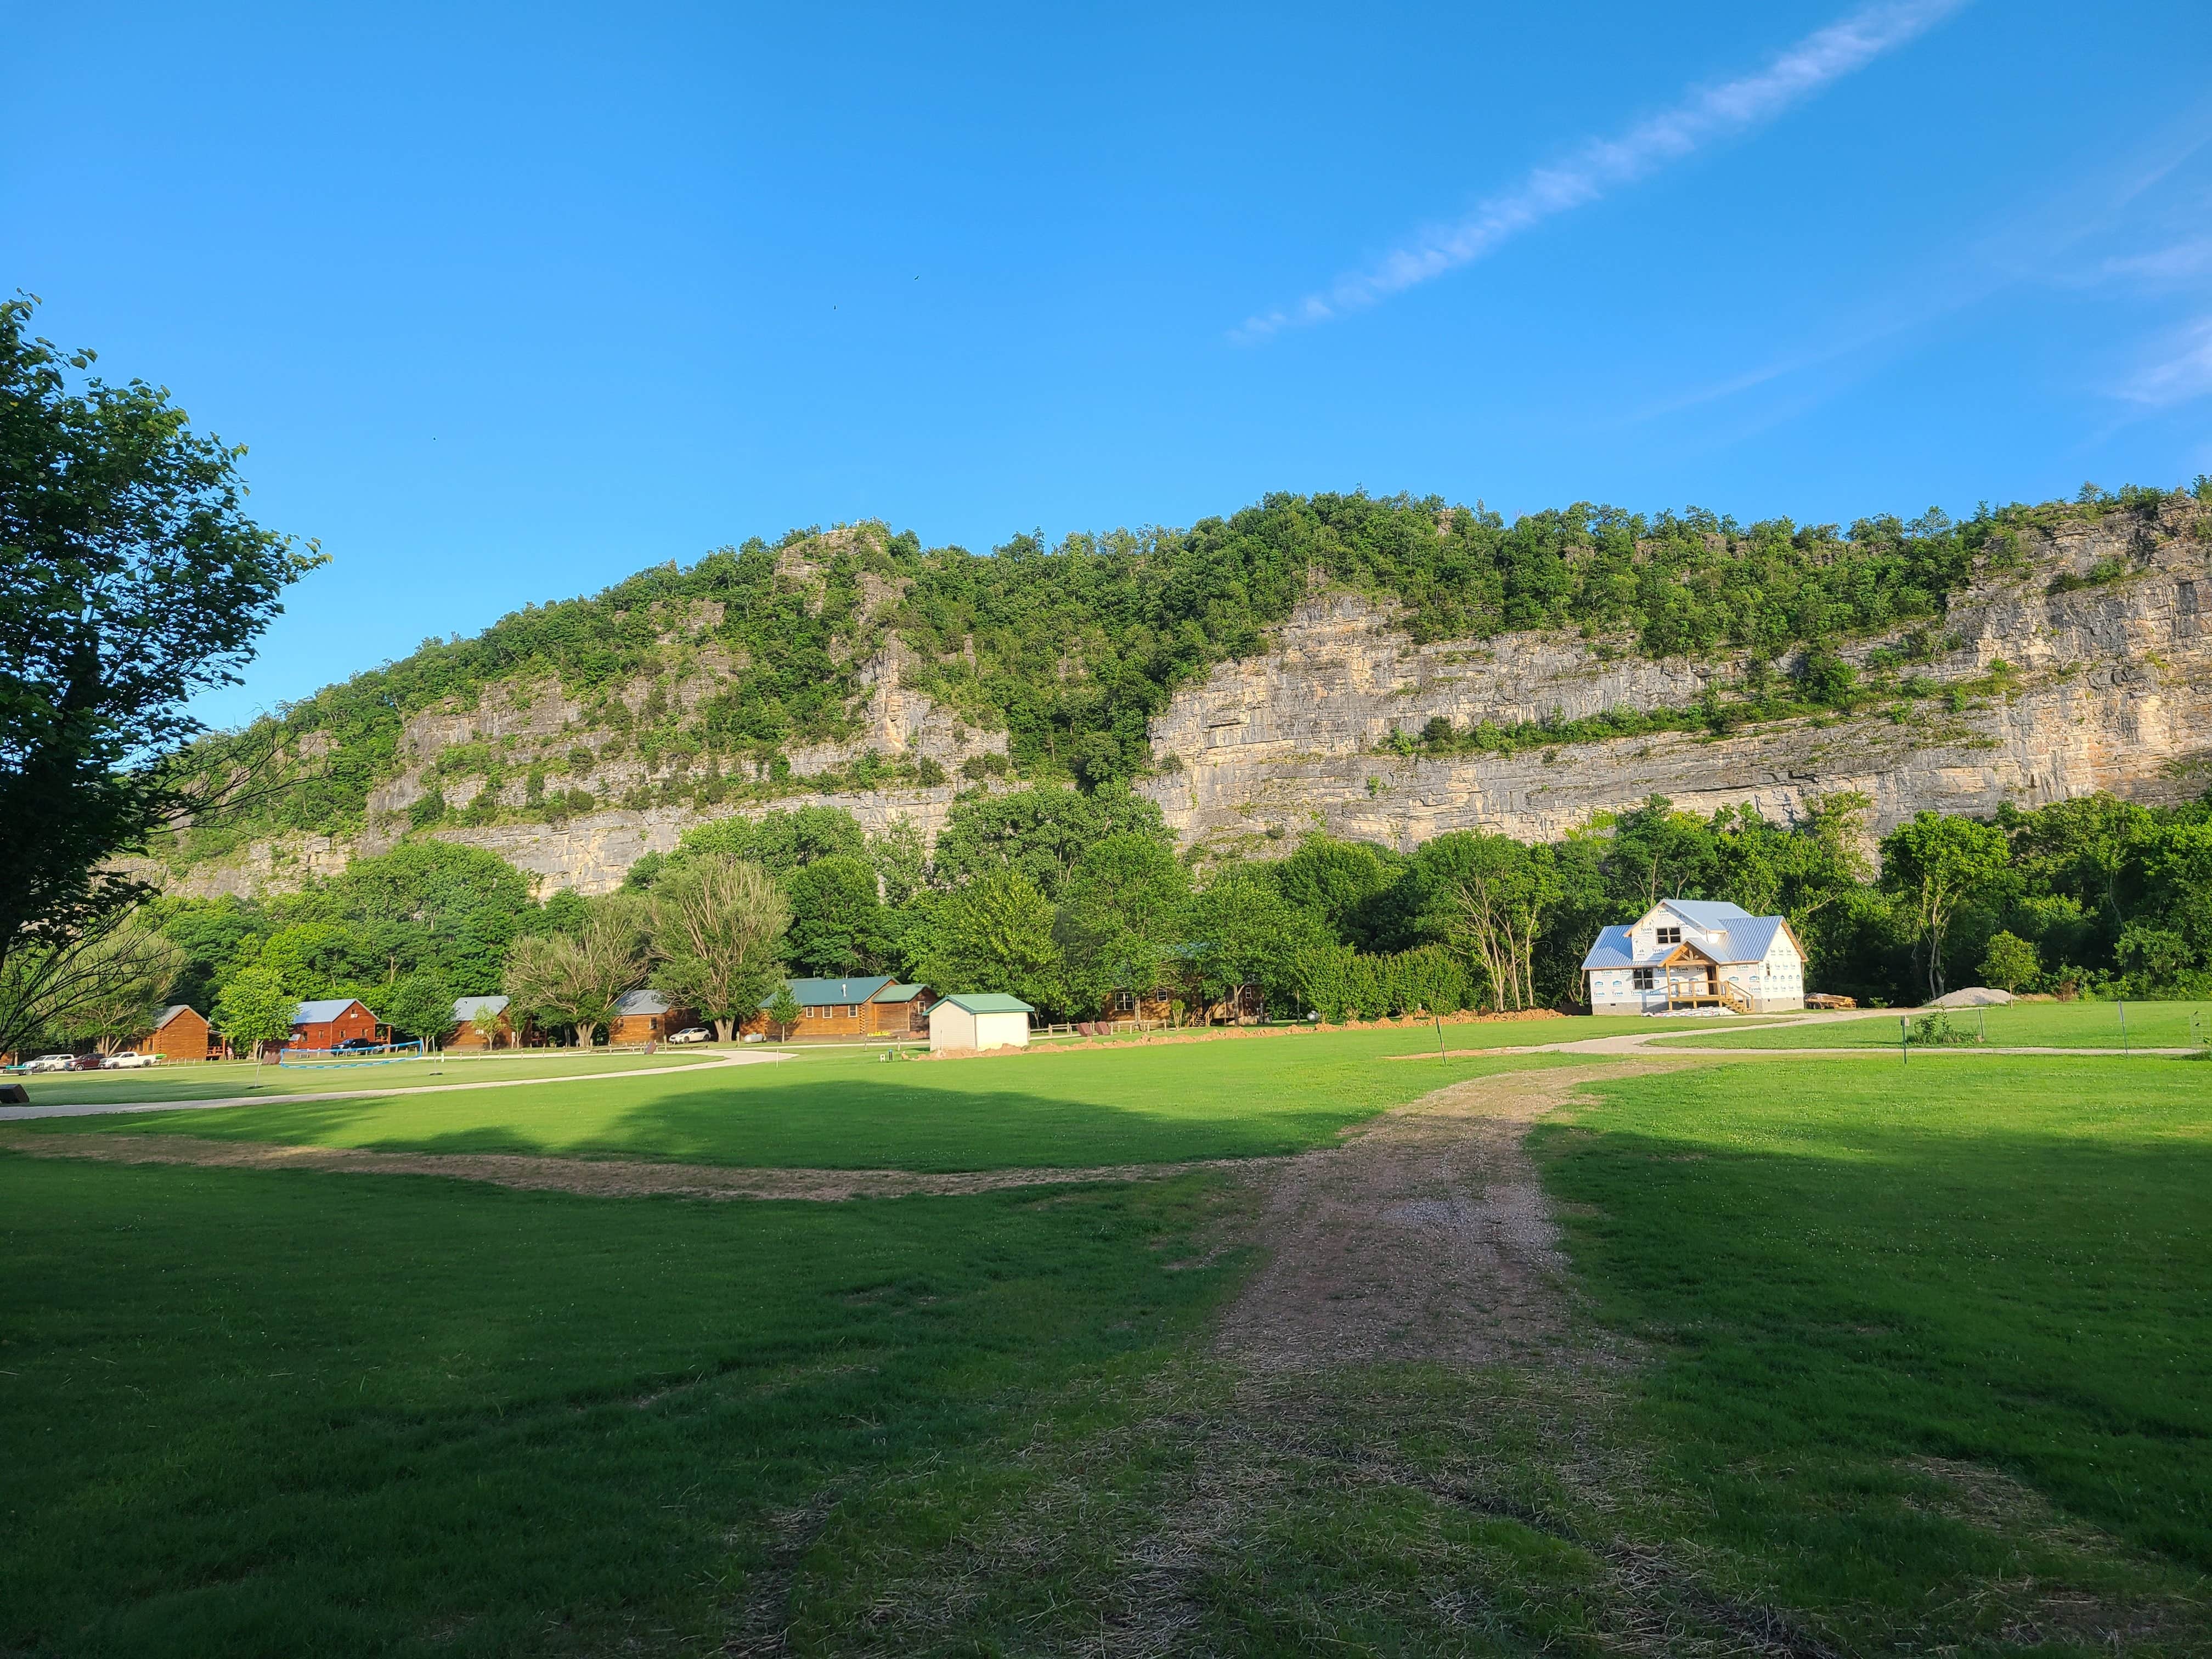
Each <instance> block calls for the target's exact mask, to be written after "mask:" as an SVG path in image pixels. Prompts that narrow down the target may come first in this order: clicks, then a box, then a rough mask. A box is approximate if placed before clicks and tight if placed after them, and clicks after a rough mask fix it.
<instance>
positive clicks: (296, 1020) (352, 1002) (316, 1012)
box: [292, 997, 376, 1025]
mask: <svg viewBox="0 0 2212 1659" xmlns="http://www.w3.org/2000/svg"><path fill="white" fill-rule="evenodd" d="M349 1008H358V1009H360V1010H361V1011H362V1012H363V1013H364V1014H368V1004H366V1003H364V1002H363V1001H362V1000H361V999H360V998H359V997H325V998H324V999H323V1000H321V1001H320V1002H303V1003H301V1005H300V1006H298V1007H296V1008H295V1009H294V1010H293V1011H292V1024H295V1025H320V1024H324V1023H325V1021H328V1020H333V1019H336V1018H337V1017H338V1016H339V1015H340V1014H342V1013H343V1012H345V1011H346V1010H347V1009H349ZM368 1017H369V1018H371V1019H374V1018H376V1016H375V1015H374V1014H369V1015H368Z"/></svg>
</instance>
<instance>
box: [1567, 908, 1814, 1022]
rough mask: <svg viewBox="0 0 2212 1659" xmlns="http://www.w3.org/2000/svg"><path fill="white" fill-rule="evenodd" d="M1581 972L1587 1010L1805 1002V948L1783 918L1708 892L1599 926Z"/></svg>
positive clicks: (1759, 1009) (1778, 1007)
mask: <svg viewBox="0 0 2212 1659" xmlns="http://www.w3.org/2000/svg"><path fill="white" fill-rule="evenodd" d="M1583 975H1584V976H1585V977H1586V979H1587V980H1588V982H1589V1006H1590V1012H1592V1013H1594V1014H1663V1013H1668V1012H1672V1011H1674V1010H1675V1009H1679V1008H1732V1009H1734V1010H1735V1012H1738V1013H1740V1014H1771V1013H1777V1012H1780V1011H1782V1010H1784V1009H1785V1008H1802V1007H1803V1006H1805V947H1804V945H1802V944H1800V943H1799V942H1798V939H1797V935H1796V932H1795V931H1794V930H1793V929H1792V928H1791V927H1790V924H1789V922H1788V921H1785V920H1784V918H1783V917H1780V916H1754V915H1752V914H1751V912H1750V911H1748V910H1746V909H1743V908H1741V907H1740V906H1737V905H1734V904H1724V903H1721V902H1717V901H1712V900H1707V899H1662V900H1661V901H1660V902H1658V903H1656V904H1655V905H1653V906H1652V907H1651V908H1650V909H1649V910H1647V911H1645V912H1644V915H1643V916H1642V917H1641V918H1639V919H1638V921H1632V922H1631V923H1629V924H1628V925H1627V926H1626V927H1607V928H1606V929H1604V930H1603V931H1602V932H1601V933H1599V934H1598V936H1597V943H1596V944H1595V945H1591V946H1590V948H1589V955H1588V956H1586V957H1583Z"/></svg>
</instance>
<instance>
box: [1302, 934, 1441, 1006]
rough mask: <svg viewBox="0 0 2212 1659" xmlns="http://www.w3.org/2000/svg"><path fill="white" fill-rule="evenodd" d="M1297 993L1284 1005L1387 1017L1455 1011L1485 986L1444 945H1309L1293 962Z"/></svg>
mask: <svg viewBox="0 0 2212 1659" xmlns="http://www.w3.org/2000/svg"><path fill="white" fill-rule="evenodd" d="M1293 973H1294V975H1295V980H1296V987H1295V988H1296V995H1295V997H1294V998H1293V1000H1292V1002H1291V1006H1289V1007H1286V1008H1285V1009H1284V1010H1283V1012H1285V1013H1288V1014H1290V1015H1291V1017H1293V1018H1297V1017H1298V1016H1299V1015H1302V1014H1304V1013H1307V1012H1312V1013H1317V1014H1319V1015H1320V1016H1321V1017H1322V1018H1323V1019H1326V1020H1345V1019H1387V1018H1393V1017H1395V1016H1397V1015H1401V1014H1414V1013H1426V1014H1455V1013H1457V1012H1460V1011H1461V1010H1462V1009H1463V1008H1474V1007H1478V1006H1481V1000H1482V997H1483V992H1484V987H1483V986H1482V984H1481V983H1480V981H1479V980H1478V979H1477V978H1476V976H1475V975H1473V974H1470V973H1469V972H1468V969H1467V965H1466V963H1463V962H1462V961H1461V960H1460V958H1459V957H1456V956H1455V955H1454V954H1453V953H1452V952H1450V951H1447V950H1444V949H1443V947H1442V946H1440V945H1421V946H1419V947H1418V948H1416V949H1414V950H1411V951H1391V952H1389V953H1386V954H1383V955H1379V956H1376V955H1367V954H1364V953H1362V952H1360V951H1354V950H1352V948H1351V947H1350V946H1348V945H1323V946H1322V947H1320V948H1319V949H1313V948H1309V949H1307V950H1306V951H1304V952H1302V953H1301V954H1300V956H1299V957H1298V958H1297V962H1296V963H1295V965H1294V968H1293Z"/></svg>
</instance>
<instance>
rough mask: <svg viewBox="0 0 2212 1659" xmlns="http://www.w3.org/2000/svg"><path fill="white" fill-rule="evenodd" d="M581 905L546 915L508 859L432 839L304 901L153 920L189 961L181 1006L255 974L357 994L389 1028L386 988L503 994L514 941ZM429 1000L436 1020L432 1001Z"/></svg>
mask: <svg viewBox="0 0 2212 1659" xmlns="http://www.w3.org/2000/svg"><path fill="white" fill-rule="evenodd" d="M580 903H581V901H580V900H578V899H577V898H576V896H575V895H574V894H562V895H557V896H556V898H555V901H554V902H552V903H551V904H550V905H548V906H546V907H544V908H543V909H541V908H539V906H538V903H537V902H536V901H535V900H534V899H533V898H532V896H531V890H530V880H529V878H527V877H526V876H525V875H524V874H523V873H522V872H520V870H517V869H516V868H514V866H512V865H510V864H508V863H507V862H506V861H505V860H502V859H500V858H497V857H495V855H493V854H489V853H486V852H483V851H481V850H480V849H478V848H471V847H455V846H453V845H451V844H450V843H448V842H437V841H432V842H410V843H407V844H405V845H403V846H400V847H398V848H394V849H393V850H392V851H391V852H389V853H386V854H381V855H380V856H378V857H375V858H365V859H356V860H354V862H353V863H352V864H351V865H349V866H347V868H346V870H345V871H344V872H343V873H342V874H340V875H338V876H336V877H333V878H331V879H329V880H327V881H319V882H313V883H311V884H308V885H307V887H306V888H305V889H304V890H302V891H301V892H299V893H296V894H291V895H286V896H275V897H270V898H266V899H262V900H258V901H256V902H251V903H247V902H240V900H237V899H234V898H222V899H214V900H189V899H163V900H161V901H158V902H156V903H155V906H154V907H153V915H154V916H155V920H156V921H157V922H158V924H159V926H160V927H161V931H162V932H163V933H166V934H167V935H168V936H169V937H170V938H171V939H174V940H176V941H177V943H178V944H179V945H181V946H183V948H184V950H185V957H186V962H187V967H186V972H185V980H184V981H183V987H186V988H180V990H179V993H178V994H177V1000H179V1001H185V1002H191V1004H192V1006H195V1007H197V1008H198V1009H200V1011H201V1012H206V1011H207V1010H208V1008H209V1007H210V1006H212V1005H213V1001H214V998H215V995H216V992H217V990H218V989H219V988H220V987H221V985H222V983H223V982H224V981H227V980H228V979H229V978H230V977H231V976H232V975H235V974H237V973H239V972H241V971H243V970H245V969H249V968H256V967H258V968H266V969H269V970H270V971H271V972H273V973H275V974H276V976H277V977H278V978H279V979H280V980H281V981H283V984H284V986H285V988H286V989H287V990H288V991H289V992H290V993H291V994H293V995H294V996H295V997H301V998H307V997H324V996H356V997H359V998H360V999H361V1000H362V1001H363V1002H365V1003H367V1004H368V1006H369V1007H370V1008H371V1009H372V1010H374V1012H376V1014H377V1016H378V1018H386V1019H388V1018H390V1016H389V1015H387V1013H386V1004H387V1003H388V1001H389V1000H390V997H389V992H390V988H391V987H392V986H393V985H394V984H395V982H397V981H400V980H401V979H402V978H403V977H404V976H406V975H423V976H426V978H425V981H424V982H425V983H428V982H430V981H435V985H436V987H438V990H437V994H442V995H443V996H444V998H445V999H446V1000H447V1003H448V1004H450V1002H451V1000H452V999H453V998H454V997H457V996H476V995H482V994H490V993H495V992H497V991H499V990H500V989H501V975H502V970H503V969H504V967H505V964H506V960H507V947H508V946H509V945H511V944H513V941H514V939H515V937H516V935H517V934H518V933H532V932H538V931H541V930H545V929H549V928H550V927H556V926H558V925H560V924H561V922H562V921H563V920H564V919H566V918H567V917H568V913H569V912H570V911H571V910H573V909H577V908H580ZM187 990H188V992H189V994H187ZM423 997H424V998H426V999H427V1000H428V1004H429V1006H431V1008H432V1011H433V1012H435V1001H436V995H435V994H432V993H430V992H427V991H426V992H424V993H423ZM418 1000H419V999H418ZM411 1006H412V1005H410V1007H411ZM410 1018H423V1019H427V1018H428V1015H418V1014H414V1013H410ZM403 1029H406V1028H403ZM409 1035H410V1036H418V1035H422V1033H421V1032H417V1031H415V1030H411V1029H410V1030H409Z"/></svg>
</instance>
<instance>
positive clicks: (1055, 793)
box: [937, 786, 1174, 899]
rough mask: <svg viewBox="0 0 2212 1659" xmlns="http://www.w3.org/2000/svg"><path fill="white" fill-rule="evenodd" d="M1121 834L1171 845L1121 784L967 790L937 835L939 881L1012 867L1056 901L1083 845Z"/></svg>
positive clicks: (1156, 820)
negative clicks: (1090, 788)
mask: <svg viewBox="0 0 2212 1659" xmlns="http://www.w3.org/2000/svg"><path fill="white" fill-rule="evenodd" d="M1121 835H1138V836H1150V837H1152V839H1154V840H1156V841H1158V842H1159V843H1160V844H1161V845H1162V846H1164V847H1172V846H1173V845H1174V842H1173V841H1172V840H1171V838H1170V836H1169V835H1168V832H1167V826H1166V824H1165V823H1164V821H1163V819H1162V818H1161V817H1160V809H1159V808H1158V806H1156V805H1153V804H1152V802H1151V801H1149V800H1146V799H1144V798H1143V797H1142V796H1140V795H1137V794H1134V793H1131V791H1130V790H1129V789H1128V788H1127V787H1123V786H1115V787H1106V788H1102V789H1098V790H1096V791H1094V792H1092V793H1090V794H1079V793H1077V792H1076V791H1074V790H1073V789H1061V788H1055V787H1040V788H1035V789H1018V790H1016V791H1014V792H1013V793H1012V794H1006V795H981V794H979V795H971V796H969V798H968V799H964V800H962V801H959V802H957V803H956V804H955V805H954V806H953V809H952V811H951V816H950V817H948V818H947V820H946V821H945V829H944V830H943V832H942V833H941V834H939V836H938V838H937V873H938V878H939V880H940V881H943V882H945V883H946V884H951V885H955V886H957V885H958V884H961V883H963V882H967V881H972V880H975V878H978V877H981V876H985V875H988V874H991V873H993V872H997V871H1002V870H1018V871H1019V872H1021V873H1022V874H1023V875H1024V877H1026V878H1028V879H1029V881H1030V883H1031V884H1033V885H1034V886H1035V887H1036V889H1037V890H1038V891H1039V892H1041V893H1042V894H1043V895H1044V896H1046V897H1047V898H1048V899H1049V898H1057V897H1058V896H1059V895H1060V883H1061V882H1062V881H1063V880H1065V879H1066V876H1067V872H1069V871H1070V870H1072V869H1073V868H1074V866H1075V862H1076V860H1078V859H1079V858H1081V857H1082V856H1083V853H1084V849H1085V848H1088V847H1091V846H1093V845H1095V844H1096V843H1097V842H1101V841H1103V840H1104V839H1105V838H1106V837H1107V836H1121Z"/></svg>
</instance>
